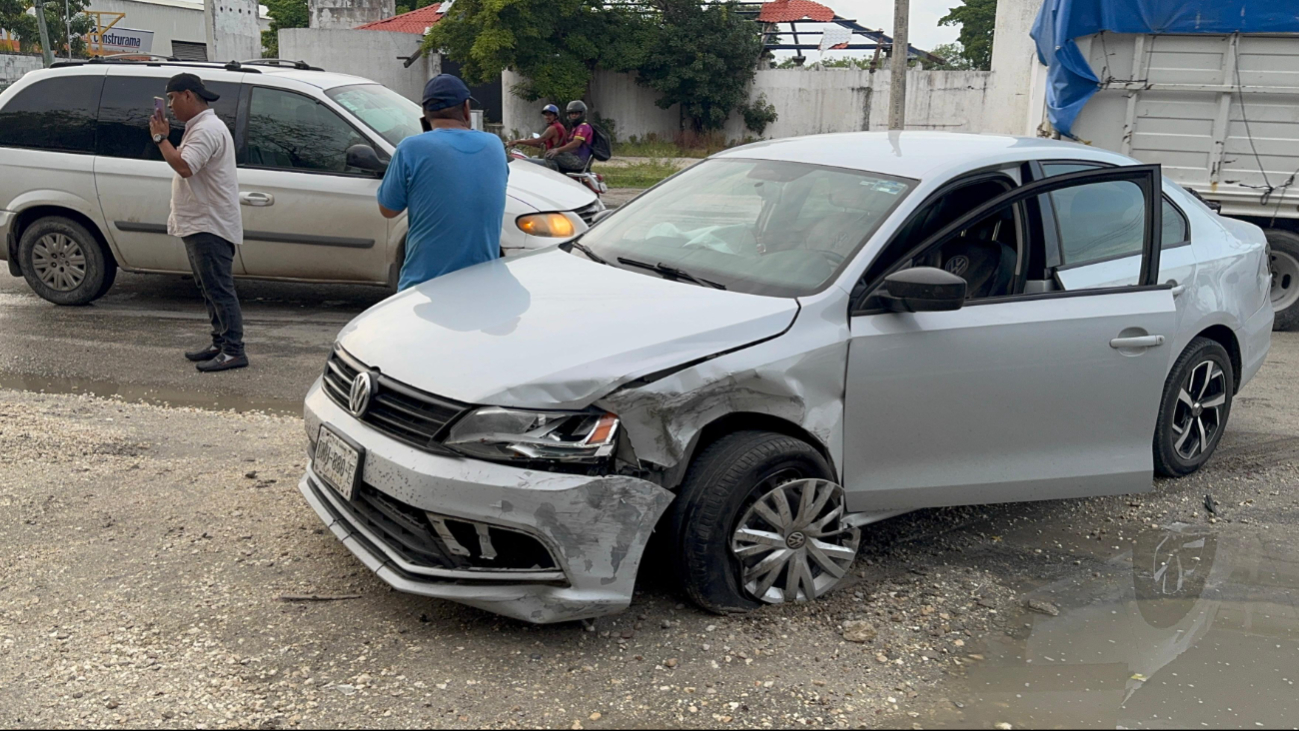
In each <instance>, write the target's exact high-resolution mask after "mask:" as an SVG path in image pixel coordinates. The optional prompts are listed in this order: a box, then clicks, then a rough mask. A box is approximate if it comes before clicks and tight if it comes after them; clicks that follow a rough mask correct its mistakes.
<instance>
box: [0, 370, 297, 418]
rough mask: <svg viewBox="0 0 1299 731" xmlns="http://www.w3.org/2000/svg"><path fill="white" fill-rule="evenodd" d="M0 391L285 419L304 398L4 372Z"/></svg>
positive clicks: (294, 413)
mask: <svg viewBox="0 0 1299 731" xmlns="http://www.w3.org/2000/svg"><path fill="white" fill-rule="evenodd" d="M0 389H10V390H13V391H32V392H35V393H71V394H88V395H91V396H98V397H101V398H120V399H122V400H123V401H129V402H137V403H146V404H153V405H155V406H188V407H192V408H198V409H208V410H211V411H229V410H231V409H233V410H235V411H237V412H239V413H244V412H248V411H261V412H265V413H268V414H278V415H284V416H301V415H302V399H301V398H298V399H292V400H289V399H276V398H256V397H249V396H231V395H213V394H202V393H195V392H193V391H183V390H180V389H170V388H158V387H155V386H141V385H132V384H122V383H115V382H113V381H100V380H93V379H87V378H60V377H52V376H30V375H22V374H15V373H0ZM304 396H305V394H304Z"/></svg>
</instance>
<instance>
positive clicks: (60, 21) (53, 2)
mask: <svg viewBox="0 0 1299 731" xmlns="http://www.w3.org/2000/svg"><path fill="white" fill-rule="evenodd" d="M89 4H90V0H68V4H67V6H66V7H67V14H65V13H64V7H65V6H64V4H63V0H49V1H48V2H43V3H40V4H39V5H40V8H41V10H42V11H43V12H44V13H45V25H46V26H47V28H48V30H49V34H50V45H51V46H52V48H51V49H50V50H52V51H53V52H54V55H55V56H66V55H67V53H68V30H69V28H71V30H72V55H73V56H77V57H85V55H86V42H85V40H84V38H83V36H85V34H87V33H89V32H90V31H92V30H94V29H95V21H94V20H92V19H91V18H90V16H88V15H85V13H84V11H85V9H86V6H87V5H89ZM32 7H33V3H32V0H0V30H4V31H5V32H6V33H8V34H9V35H11V36H13V37H14V38H16V39H17V40H18V45H19V47H20V48H22V49H23V50H25V51H33V50H36V49H37V48H39V47H40V43H41V33H40V28H39V26H38V25H37V23H36V16H35V15H29V14H28V13H27V11H28V10H30V9H31V8H32Z"/></svg>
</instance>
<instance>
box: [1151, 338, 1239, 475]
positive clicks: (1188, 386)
mask: <svg viewBox="0 0 1299 731" xmlns="http://www.w3.org/2000/svg"><path fill="white" fill-rule="evenodd" d="M1234 384H1235V375H1234V372H1233V370H1232V367H1231V357H1230V356H1229V355H1228V354H1227V349H1226V348H1224V347H1222V345H1221V344H1219V343H1217V342H1215V341H1213V340H1209V339H1208V338H1196V339H1194V340H1192V341H1191V344H1190V345H1188V346H1187V347H1186V350H1185V351H1183V353H1182V355H1181V356H1180V357H1178V359H1177V362H1176V363H1174V364H1173V369H1172V371H1170V372H1169V374H1168V380H1167V381H1165V383H1164V396H1163V399H1162V401H1161V402H1160V405H1159V420H1158V421H1157V422H1156V424H1155V442H1154V457H1155V471H1156V472H1157V473H1159V474H1160V475H1163V476H1165V477H1182V476H1184V475H1189V474H1191V473H1192V472H1195V471H1196V470H1198V469H1200V467H1201V466H1202V465H1203V464H1204V463H1205V462H1208V461H1209V457H1211V456H1213V451H1214V450H1215V449H1217V447H1218V442H1219V441H1220V440H1221V439H1222V433H1223V431H1224V430H1225V429H1226V428H1227V417H1228V416H1229V415H1230V414H1231V400H1232V397H1233V395H1234V394H1233V393H1232V392H1233V390H1234Z"/></svg>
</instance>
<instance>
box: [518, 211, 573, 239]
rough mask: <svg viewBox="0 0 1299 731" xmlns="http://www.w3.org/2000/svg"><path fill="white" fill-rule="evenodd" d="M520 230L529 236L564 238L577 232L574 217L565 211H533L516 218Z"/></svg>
mask: <svg viewBox="0 0 1299 731" xmlns="http://www.w3.org/2000/svg"><path fill="white" fill-rule="evenodd" d="M514 222H515V224H517V225H518V227H519V230H520V231H522V232H523V233H525V234H528V235H529V236H553V237H556V238H563V237H566V236H572V235H573V234H575V233H577V226H576V225H574V224H573V219H571V218H569V217H568V216H567V215H565V214H563V213H532V214H529V215H526V216H519V217H518V218H517V219H515V221H514Z"/></svg>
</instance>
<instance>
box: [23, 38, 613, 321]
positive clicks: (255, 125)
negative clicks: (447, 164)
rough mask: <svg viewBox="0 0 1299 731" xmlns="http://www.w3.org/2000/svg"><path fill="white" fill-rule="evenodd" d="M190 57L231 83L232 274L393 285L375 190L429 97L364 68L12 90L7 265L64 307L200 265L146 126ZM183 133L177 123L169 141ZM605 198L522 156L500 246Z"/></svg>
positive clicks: (121, 69)
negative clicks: (172, 232)
mask: <svg viewBox="0 0 1299 731" xmlns="http://www.w3.org/2000/svg"><path fill="white" fill-rule="evenodd" d="M181 71H190V72H194V73H197V74H199V75H200V76H202V77H203V79H204V82H205V83H206V84H207V86H208V87H209V88H211V89H212V90H213V91H215V92H217V93H218V94H220V95H221V98H220V99H219V100H218V101H216V102H214V103H213V105H212V106H213V109H214V111H215V112H216V114H217V115H218V116H219V117H220V118H221V119H222V120H224V121H225V122H226V124H228V125H229V126H230V129H231V131H232V133H233V136H234V139H235V145H236V148H237V151H236V156H237V160H238V164H239V173H238V174H239V190H240V192H239V201H240V203H241V204H242V210H243V220H244V245H243V246H242V247H240V249H239V253H238V256H237V257H236V259H235V262H234V266H235V276H236V277H252V278H259V279H278V280H288V281H301V282H340V283H355V284H376V285H385V286H389V287H395V286H396V281H397V274H398V272H399V270H400V268H401V263H402V261H403V257H404V256H405V248H404V242H405V238H406V230H407V223H406V217H405V215H402V216H400V217H398V218H396V219H393V220H391V221H389V220H387V219H385V218H383V216H381V215H379V209H378V205H377V203H376V202H375V193H376V191H377V190H378V187H379V183H380V179H381V178H382V176H383V172H384V170H385V168H386V166H387V161H388V160H389V159H390V158H391V155H392V152H393V150H394V149H395V148H396V145H397V143H398V142H400V141H401V140H402V139H404V138H405V137H407V136H408V135H412V134H418V133H419V132H420V131H421V130H420V125H419V118H420V109H419V106H418V105H417V104H415V103H413V102H411V101H410V100H408V99H405V98H404V97H402V96H400V95H399V94H397V93H396V92H394V91H392V90H390V89H388V88H386V87H384V86H381V85H379V84H376V83H374V82H371V81H369V80H367V79H362V78H359V77H355V76H346V75H343V74H334V73H326V72H323V71H320V70H319V69H311V68H309V67H306V66H305V65H304V64H283V63H275V62H248V63H243V64H237V63H235V64H224V65H223V64H204V63H169V62H151V63H143V62H128V61H116V62H99V61H91V62H66V63H60V64H56V68H53V69H48V70H42V71H33V72H31V73H29V74H27V75H26V76H24V77H23V78H22V79H21V80H20V81H18V83H16V84H14V85H13V86H11V87H9V88H8V89H6V90H5V91H4V92H3V93H0V241H3V242H4V244H5V245H4V246H3V247H2V248H0V256H2V257H4V258H7V260H8V262H9V271H10V272H11V273H12V274H14V275H15V276H17V275H22V276H24V277H26V279H27V282H28V283H29V284H30V286H31V287H32V289H33V290H34V291H35V292H36V293H37V294H39V295H40V296H42V297H44V298H45V299H47V300H49V301H51V302H55V303H57V304H65V305H77V304H85V303H87V302H90V301H92V300H94V299H96V298H98V297H100V296H102V295H103V294H104V293H105V292H107V291H108V289H109V287H111V286H112V284H113V278H114V277H115V276H116V274H117V270H118V269H119V268H120V269H124V270H127V271H132V272H157V273H175V274H186V273H188V272H189V271H190V268H189V260H188V259H187V257H186V255H185V247H184V245H183V244H182V243H181V241H180V240H179V239H175V238H172V237H170V236H168V235H167V225H166V224H167V215H168V211H169V205H170V194H171V180H172V176H173V173H172V171H171V168H169V167H168V166H167V164H166V163H165V162H163V160H162V157H161V154H160V153H159V152H158V150H157V147H156V146H155V145H154V144H153V142H152V141H151V140H150V138H149V131H148V116H149V114H150V113H151V112H152V110H153V105H154V102H153V99H154V97H155V96H162V95H163V88H164V87H165V86H166V81H167V79H168V78H169V77H170V76H172V75H174V74H177V73H180V72H181ZM183 131H184V128H183V126H181V125H179V124H177V123H174V124H173V128H172V142H173V143H176V144H179V142H180V136H181V134H182V133H183ZM447 184H448V185H454V184H455V181H454V180H450V181H447ZM601 210H603V206H602V205H601V204H600V202H599V199H598V198H597V197H596V196H595V194H594V193H592V192H591V191H589V190H587V189H586V188H584V187H583V186H581V185H579V184H577V183H574V182H573V181H571V180H569V179H568V178H567V177H565V176H563V175H559V174H558V173H554V172H551V171H550V170H546V169H544V168H542V167H539V166H536V165H512V166H511V171H510V182H509V195H508V196H507V199H506V207H505V217H504V219H503V220H502V230H501V246H502V253H503V254H513V253H519V252H522V251H526V250H530V249H535V248H539V247H543V246H548V245H551V244H555V243H559V242H562V241H566V240H568V239H570V238H572V237H573V236H575V235H577V234H579V233H581V232H582V231H584V230H586V228H587V225H588V223H589V222H590V221H591V220H592V219H593V218H594V216H595V215H596V214H597V213H599V212H600V211H601Z"/></svg>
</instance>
